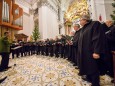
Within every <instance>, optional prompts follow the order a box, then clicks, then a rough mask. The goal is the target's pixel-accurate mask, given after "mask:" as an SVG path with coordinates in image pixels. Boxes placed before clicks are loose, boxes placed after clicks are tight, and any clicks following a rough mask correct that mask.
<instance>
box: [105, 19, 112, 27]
mask: <svg viewBox="0 0 115 86" xmlns="http://www.w3.org/2000/svg"><path fill="white" fill-rule="evenodd" d="M105 24H106V25H107V26H108V27H111V26H112V25H113V21H111V20H107V21H106V22H105Z"/></svg>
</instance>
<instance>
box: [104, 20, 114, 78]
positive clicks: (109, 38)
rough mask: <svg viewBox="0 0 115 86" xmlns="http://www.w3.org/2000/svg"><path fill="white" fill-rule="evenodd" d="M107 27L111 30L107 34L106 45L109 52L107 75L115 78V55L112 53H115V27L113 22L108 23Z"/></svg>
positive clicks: (107, 54)
mask: <svg viewBox="0 0 115 86" xmlns="http://www.w3.org/2000/svg"><path fill="white" fill-rule="evenodd" d="M106 25H107V26H108V28H109V30H108V31H106V32H105V37H106V43H107V44H108V45H107V48H106V49H108V50H107V52H106V56H107V57H106V58H107V60H106V68H107V74H108V75H110V76H111V77H113V76H114V72H113V55H112V52H114V51H115V25H113V23H112V21H109V20H108V21H106Z"/></svg>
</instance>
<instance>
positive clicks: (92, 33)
mask: <svg viewBox="0 0 115 86" xmlns="http://www.w3.org/2000/svg"><path fill="white" fill-rule="evenodd" d="M100 52H101V24H100V23H99V22H98V21H90V22H89V23H87V24H86V25H85V26H84V27H83V28H82V29H81V31H80V37H79V41H78V59H79V60H78V64H79V65H78V66H79V68H80V74H81V75H90V74H93V73H95V72H98V65H97V60H96V59H94V58H93V53H97V54H100Z"/></svg>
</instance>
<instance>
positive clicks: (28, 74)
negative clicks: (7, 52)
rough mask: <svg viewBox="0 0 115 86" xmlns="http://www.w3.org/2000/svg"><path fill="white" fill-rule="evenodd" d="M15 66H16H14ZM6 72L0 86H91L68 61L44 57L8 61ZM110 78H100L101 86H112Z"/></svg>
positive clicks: (2, 73) (1, 73)
mask: <svg viewBox="0 0 115 86" xmlns="http://www.w3.org/2000/svg"><path fill="white" fill-rule="evenodd" d="M14 64H16V66H14ZM9 65H10V66H12V68H11V69H9V70H8V71H6V72H0V78H2V77H5V76H8V78H7V79H6V80H5V81H4V82H3V83H2V84H0V86H91V84H90V83H88V82H86V81H83V80H82V79H81V77H80V76H78V72H79V71H78V70H77V69H75V67H74V66H72V63H70V62H69V61H68V60H66V59H63V58H55V57H46V56H36V55H34V56H26V57H20V58H16V59H10V64H9ZM110 80H111V78H110V77H108V76H102V77H101V84H102V86H112V84H111V83H110Z"/></svg>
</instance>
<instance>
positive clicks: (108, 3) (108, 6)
mask: <svg viewBox="0 0 115 86" xmlns="http://www.w3.org/2000/svg"><path fill="white" fill-rule="evenodd" d="M113 2H114V1H113V0H105V2H104V3H105V10H106V20H111V16H110V15H111V14H113V10H115V8H113V7H112V3H113Z"/></svg>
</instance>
